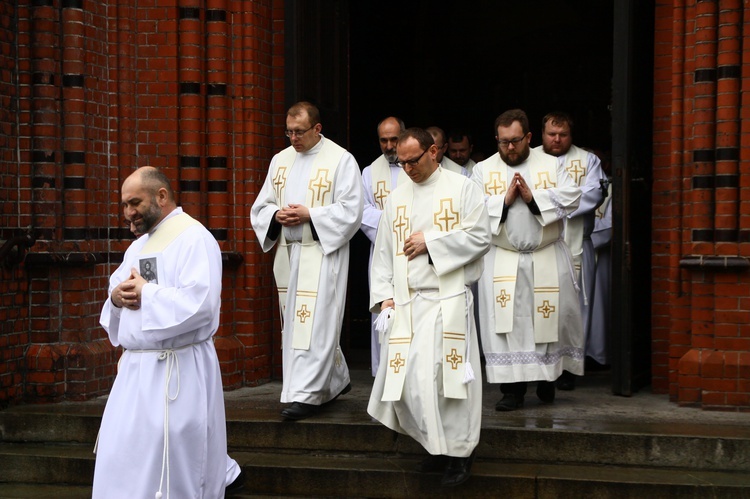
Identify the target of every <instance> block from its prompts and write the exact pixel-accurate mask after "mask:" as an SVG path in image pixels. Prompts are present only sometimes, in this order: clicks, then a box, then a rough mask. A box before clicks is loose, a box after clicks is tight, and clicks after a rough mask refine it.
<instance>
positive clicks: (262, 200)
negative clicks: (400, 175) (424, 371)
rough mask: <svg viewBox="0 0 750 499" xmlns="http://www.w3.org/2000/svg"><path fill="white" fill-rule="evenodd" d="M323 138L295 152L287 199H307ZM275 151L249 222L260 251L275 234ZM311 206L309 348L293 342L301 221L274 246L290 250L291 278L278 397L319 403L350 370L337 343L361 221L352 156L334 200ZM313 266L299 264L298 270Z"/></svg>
mask: <svg viewBox="0 0 750 499" xmlns="http://www.w3.org/2000/svg"><path fill="white" fill-rule="evenodd" d="M326 140H329V139H326V138H324V137H322V136H321V140H320V142H319V143H318V144H316V145H315V146H314V147H313V148H311V149H310V150H309V151H306V152H303V153H297V154H296V158H295V160H294V164H293V165H292V167H291V171H290V172H289V173H288V174H287V180H286V187H285V194H284V196H285V198H284V199H285V203H286V204H302V205H304V204H305V200H306V196H307V191H308V186H309V183H310V171H311V168H312V165H313V162H314V160H315V157H316V155H317V154H318V153H319V152H320V149H321V148H322V147H323V144H324V141H326ZM278 157H279V155H278V154H277V155H275V156H274V157H273V159H272V160H271V166H270V168H269V173H268V175H267V176H266V180H265V182H264V184H263V187H262V188H261V190H260V192H259V193H258V197H257V198H256V200H255V202H254V203H253V207H252V211H251V222H252V226H253V229H254V230H255V234H256V236H257V238H258V241H259V242H260V244H261V246H262V248H263V251H264V252H267V251H270V250H271V248H273V247H274V246H275V245H276V242H277V238H273V239H272V238H271V237H270V236H271V232H270V231H271V229H272V227H273V223H275V221H274V215H275V214H276V212H277V211H278V210H279V209H280V208H281V206H280V205H279V202H278V200H277V194H276V190H275V188H274V179H273V178H272V172H274V171H275V166H276V161H277V159H278ZM309 209H310V217H311V224H312V228H313V229H314V231H315V234H317V238H318V239H317V241H316V244H318V245H320V249H321V251H322V253H323V257H322V263H321V267H320V281H319V284H318V291H317V297H316V305H315V321H314V323H313V327H312V333H311V334H312V336H311V342H310V347H309V349H308V350H301V349H295V348H293V346H292V340H293V336H294V335H293V329H294V317H295V312H296V307H295V300H296V298H295V297H296V293H297V281H298V275H299V272H300V248H301V244H300V243H301V241H302V225H298V226H295V227H284V228H283V229H282V230H283V233H284V236H285V238H286V241H287V243H288V246H286V247H279V248H277V251H288V252H289V262H290V277H289V284H288V290H287V295H286V307H285V313H284V317H283V331H282V364H283V377H284V379H283V387H282V391H281V402H284V403H289V402H303V403H307V404H313V405H320V404H323V403H325V402H328V401H329V400H331V399H333V398H334V397H335V396H337V395H338V394H339V393H340V392H341V390H343V389H344V388H345V387H346V385H348V384H349V381H350V380H349V369H348V368H347V365H346V360H345V359H344V355H343V354H342V352H341V348H340V347H339V337H340V335H341V325H342V321H343V319H344V306H345V303H346V285H347V278H348V274H349V240H350V239H351V238H352V237H353V236H354V234H355V233H356V232H357V230H358V229H359V227H360V222H361V220H362V178H361V175H360V173H359V166H358V165H357V162H356V161H355V160H354V157H352V155H351V154H350V153H348V152H344V154H343V156H341V159H340V161H339V164H338V166H337V168H336V173H335V177H334V179H333V201H332V202H331V203H330V204H328V205H326V206H319V207H314V208H309ZM306 270H307V271H310V270H311V269H302V271H306Z"/></svg>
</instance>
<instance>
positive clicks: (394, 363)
mask: <svg viewBox="0 0 750 499" xmlns="http://www.w3.org/2000/svg"><path fill="white" fill-rule="evenodd" d="M389 365H390V366H391V367H392V368H393V372H394V373H396V374H398V373H399V371H400V370H401V368H402V367H404V366H405V365H406V361H405V360H404V359H402V358H401V352H398V353H397V354H396V356H395V357H394V358H392V359H391V362H390V363H389Z"/></svg>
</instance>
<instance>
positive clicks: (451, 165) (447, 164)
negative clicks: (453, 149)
mask: <svg viewBox="0 0 750 499" xmlns="http://www.w3.org/2000/svg"><path fill="white" fill-rule="evenodd" d="M440 166H442V167H443V169H444V170H449V171H452V172H453V173H460V174H461V175H463V176H464V177H470V176H471V173H469V171H468V170H467V169H466V168H464V167H463V166H461V165H459V164H458V163H456V162H455V161H453V160H452V159H450V158H449V157H448V156H443V159H441V160H440Z"/></svg>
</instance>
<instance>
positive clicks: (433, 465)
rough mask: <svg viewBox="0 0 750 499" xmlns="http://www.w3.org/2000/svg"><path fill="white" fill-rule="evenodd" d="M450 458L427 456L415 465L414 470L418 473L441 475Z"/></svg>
mask: <svg viewBox="0 0 750 499" xmlns="http://www.w3.org/2000/svg"><path fill="white" fill-rule="evenodd" d="M448 461H450V458H449V457H448V456H443V455H440V454H438V455H436V456H433V455H429V456H427V457H426V458H424V459H422V460H421V461H419V463H417V466H416V468H414V469H415V470H416V471H417V472H418V473H443V472H445V470H446V468H448Z"/></svg>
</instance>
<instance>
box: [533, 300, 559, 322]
mask: <svg viewBox="0 0 750 499" xmlns="http://www.w3.org/2000/svg"><path fill="white" fill-rule="evenodd" d="M536 311H537V312H539V313H540V314H542V315H543V316H544V318H545V319H549V316H550V315H552V313H553V312H554V311H555V306H554V305H550V303H549V300H544V301H543V302H542V304H541V305H540V306H538V307H536Z"/></svg>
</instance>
